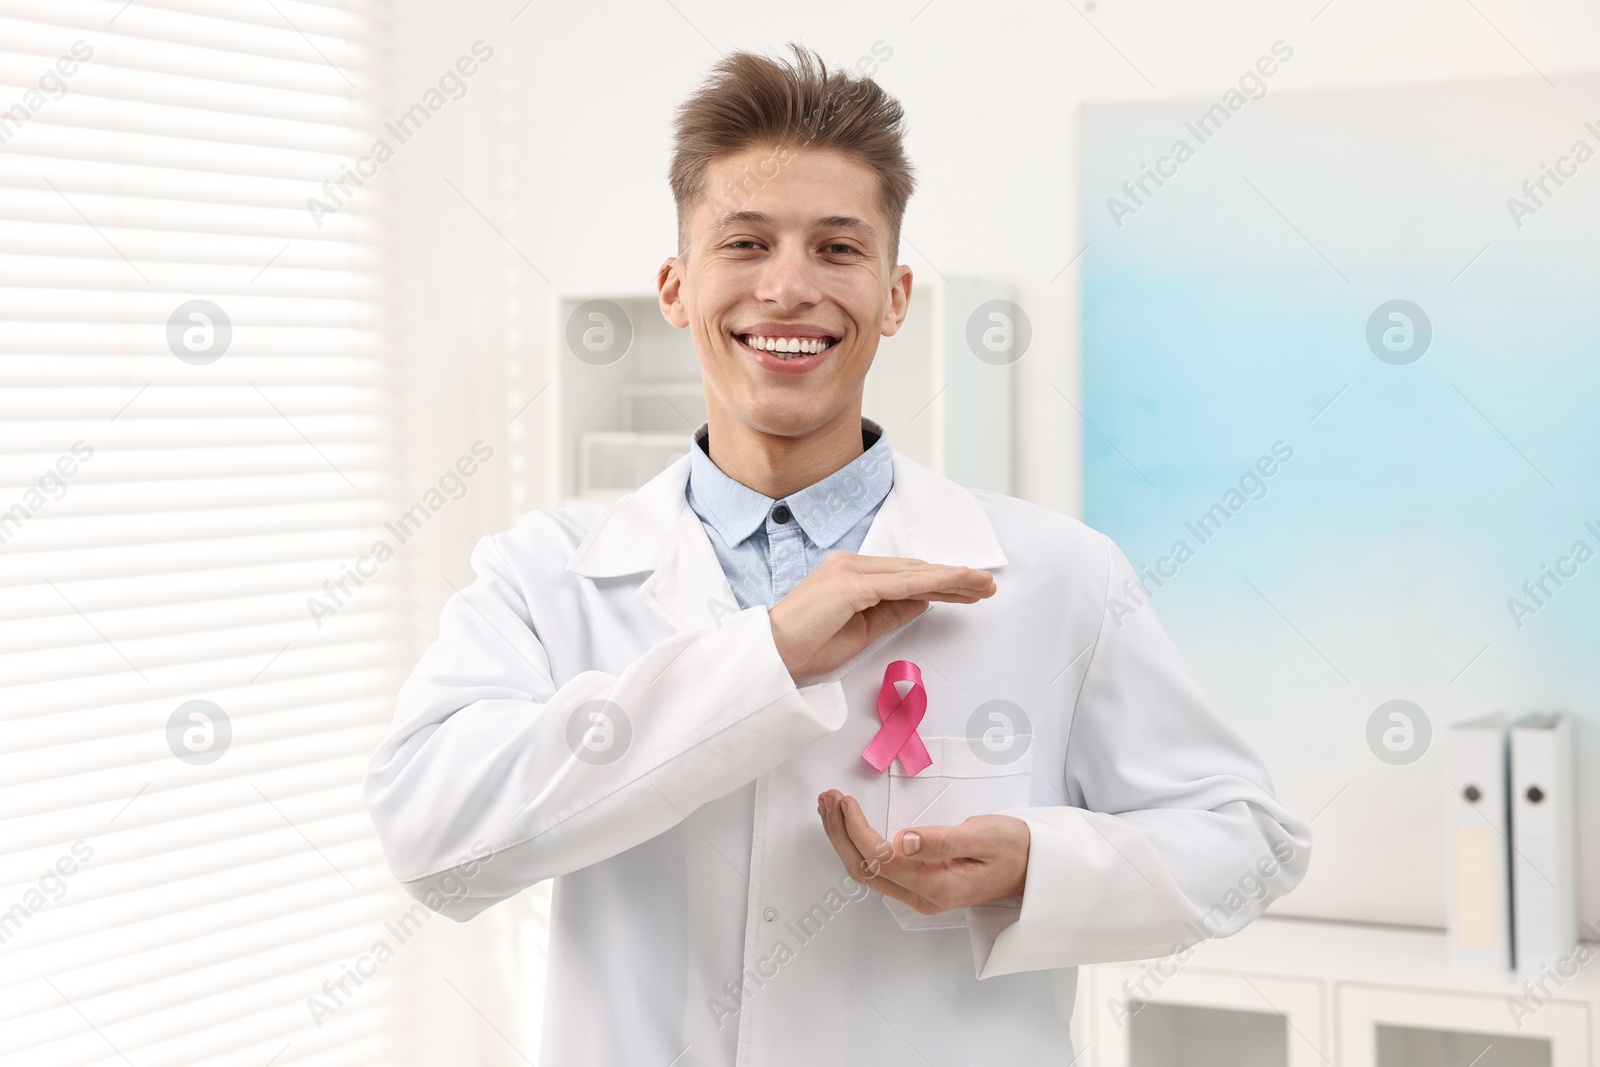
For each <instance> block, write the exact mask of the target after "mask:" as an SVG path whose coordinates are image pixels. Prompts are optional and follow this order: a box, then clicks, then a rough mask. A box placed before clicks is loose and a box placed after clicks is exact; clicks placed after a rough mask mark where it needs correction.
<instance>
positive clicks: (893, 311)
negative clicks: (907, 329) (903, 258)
mask: <svg viewBox="0 0 1600 1067" xmlns="http://www.w3.org/2000/svg"><path fill="white" fill-rule="evenodd" d="M910 309H911V268H910V267H908V266H906V265H905V264H904V263H902V264H900V266H898V267H896V268H895V269H894V272H893V273H892V274H891V275H890V280H889V302H888V303H887V304H886V305H884V308H883V336H885V337H893V336H894V335H895V334H897V333H899V332H900V327H901V325H902V324H904V322H905V321H906V312H907V311H909V310H910Z"/></svg>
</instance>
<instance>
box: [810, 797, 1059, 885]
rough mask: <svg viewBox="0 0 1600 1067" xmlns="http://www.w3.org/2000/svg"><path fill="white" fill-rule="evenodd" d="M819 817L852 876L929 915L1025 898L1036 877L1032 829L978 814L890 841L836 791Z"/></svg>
mask: <svg viewBox="0 0 1600 1067" xmlns="http://www.w3.org/2000/svg"><path fill="white" fill-rule="evenodd" d="M817 814H818V815H819V816H821V818H822V828H823V829H824V830H825V831H827V834H828V840H829V841H831V842H832V843H833V850H834V851H835V852H837V853H838V854H839V859H840V860H842V861H843V862H844V865H845V869H846V870H847V871H848V872H849V873H850V877H852V878H854V879H855V880H856V881H858V882H861V883H862V884H864V885H867V886H870V887H871V888H873V889H876V890H877V891H878V892H880V893H883V894H885V895H886V896H891V897H894V898H895V899H896V900H899V901H903V902H904V903H906V904H908V905H909V906H911V907H912V908H915V909H916V910H917V911H918V912H920V913H922V914H923V915H934V914H937V913H938V912H941V911H947V910H949V909H950V908H964V907H968V906H969V905H972V904H984V903H987V902H988V901H991V900H999V899H1001V898H1003V897H1011V896H1021V895H1022V890H1023V887H1024V886H1025V885H1026V884H1027V877H1028V844H1029V839H1030V838H1029V833H1028V824H1027V823H1025V822H1023V821H1022V820H1021V819H1018V818H1015V817H1013V816H1010V815H974V816H973V817H972V818H970V819H968V820H967V821H965V822H963V823H962V824H961V825H959V826H914V827H908V828H907V829H904V830H901V831H900V832H899V833H897V834H896V835H895V840H894V841H893V842H890V841H888V840H885V839H884V837H883V836H882V835H881V834H879V833H878V832H877V831H876V830H874V829H873V828H872V824H871V823H869V822H868V821H867V817H866V814H865V813H864V812H863V811H862V810H861V804H860V803H859V802H858V801H857V800H856V798H855V797H851V796H846V795H845V794H843V793H841V792H839V791H838V790H837V789H830V790H828V791H827V792H826V793H823V794H822V795H821V796H819V797H818V798H817Z"/></svg>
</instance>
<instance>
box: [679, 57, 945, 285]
mask: <svg viewBox="0 0 1600 1067" xmlns="http://www.w3.org/2000/svg"><path fill="white" fill-rule="evenodd" d="M789 47H790V49H791V50H792V51H793V52H794V61H793V62H792V63H788V62H780V61H779V60H775V59H770V58H768V57H766V56H762V55H757V54H755V53H754V52H734V53H731V54H730V55H728V56H726V57H724V58H723V59H722V60H721V61H720V62H719V63H718V64H717V65H716V66H715V67H713V68H712V71H711V74H710V76H709V77H708V78H707V79H706V82H705V84H704V85H702V86H701V87H700V89H699V91H698V92H696V93H695V94H694V95H693V96H691V97H689V99H687V100H685V101H684V102H683V104H682V105H680V106H679V108H678V116H677V121H676V122H675V123H674V128H675V130H676V134H677V137H676V149H675V151H674V152H673V156H672V170H671V175H670V178H671V182H672V197H673V199H674V200H675V201H677V205H678V254H679V255H686V254H687V253H688V250H689V220H690V218H691V217H692V216H693V215H694V211H695V208H696V207H697V206H698V205H699V204H700V202H701V200H702V199H705V198H707V197H715V198H716V199H718V200H719V201H725V202H726V203H727V205H728V209H729V210H738V208H739V207H740V205H741V204H742V203H743V202H744V200H745V199H746V198H748V197H749V196H750V194H751V193H752V192H753V191H754V190H755V189H758V188H760V187H761V185H762V184H763V182H764V180H770V179H772V178H773V177H775V176H776V175H777V169H776V168H777V167H779V166H781V164H782V163H783V162H784V161H786V160H787V158H788V156H787V155H786V154H784V153H785V152H791V153H792V152H793V151H794V150H796V149H800V148H828V149H833V150H835V151H838V152H841V153H843V154H844V155H846V156H848V157H850V158H852V159H855V160H857V161H858V162H860V163H863V164H865V165H866V166H868V167H871V168H872V170H873V171H874V172H875V173H876V174H877V175H878V206H879V207H880V208H881V209H882V211H883V214H884V216H885V217H886V218H887V219H888V220H889V241H888V248H889V257H890V258H889V263H890V265H891V266H893V265H894V264H895V262H896V261H897V260H898V259H899V255H900V222H901V220H902V219H903V218H904V216H905V211H906V201H907V200H909V199H911V191H912V189H913V188H915V185H916V182H915V180H914V178H913V177H912V171H911V164H910V163H908V162H907V161H906V154H905V145H904V143H903V140H902V138H903V134H904V125H905V112H904V111H903V110H902V109H901V107H900V102H899V101H897V100H896V99H895V98H894V97H892V96H890V95H889V94H888V93H886V92H884V91H883V89H882V88H881V87H880V86H879V85H878V83H877V82H875V81H873V80H872V79H871V78H860V77H852V76H851V75H849V74H847V73H845V72H844V71H840V70H834V71H829V70H828V68H827V66H826V65H825V64H824V63H823V62H822V58H821V57H820V56H818V55H817V54H816V53H815V52H813V51H811V50H810V49H807V48H802V47H801V46H800V45H797V44H791V45H790V46H789ZM751 147H771V148H772V149H773V150H774V156H773V157H772V159H770V160H763V161H762V163H761V164H760V165H759V166H758V168H757V169H758V171H760V172H761V173H756V172H747V173H746V174H745V176H744V177H742V178H741V179H740V181H739V182H738V184H737V185H734V184H728V185H727V188H725V189H720V190H712V189H707V188H706V167H707V165H708V164H709V163H710V162H711V161H712V160H713V159H715V158H716V157H718V156H723V155H727V154H729V153H732V152H739V151H743V150H744V149H746V148H751Z"/></svg>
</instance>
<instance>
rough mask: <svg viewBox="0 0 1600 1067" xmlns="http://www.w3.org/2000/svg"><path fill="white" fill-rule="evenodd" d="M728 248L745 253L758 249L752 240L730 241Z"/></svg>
mask: <svg viewBox="0 0 1600 1067" xmlns="http://www.w3.org/2000/svg"><path fill="white" fill-rule="evenodd" d="M728 247H729V248H737V249H738V250H739V251H741V252H743V251H745V250H747V249H751V248H755V247H756V243H755V242H754V241H750V240H744V241H729V242H728Z"/></svg>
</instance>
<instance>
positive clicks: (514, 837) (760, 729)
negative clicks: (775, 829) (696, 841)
mask: <svg viewBox="0 0 1600 1067" xmlns="http://www.w3.org/2000/svg"><path fill="white" fill-rule="evenodd" d="M472 562H473V567H474V569H475V571H476V572H477V580H476V581H474V582H473V583H472V585H470V586H469V587H467V588H466V589H464V590H462V591H460V592H459V593H458V594H457V595H455V596H453V597H451V599H450V600H449V602H448V603H447V604H446V605H445V608H444V611H443V613H442V616H441V618H440V628H439V637H438V639H437V640H436V641H435V642H434V643H433V645H432V646H431V647H430V648H429V649H428V650H427V652H426V653H424V655H423V657H422V659H421V660H420V662H419V663H418V665H417V667H416V669H415V670H414V671H413V672H412V674H411V676H410V678H409V679H408V680H407V681H406V683H405V684H404V686H403V687H402V688H401V690H400V694H399V699H398V704H397V708H396V712H395V718H394V724H393V726H392V728H391V729H390V732H389V735H388V737H387V738H386V739H385V740H384V741H383V743H382V744H381V746H380V747H379V748H378V750H377V751H376V753H375V754H374V755H373V757H372V760H371V763H370V765H369V767H368V770H367V775H366V781H365V795H366V800H367V806H368V810H369V811H370V812H371V814H372V818H373V822H374V823H375V824H376V826H377V830H378V836H379V839H380V840H381V842H382V844H383V849H384V853H385V856H386V857H387V859H388V861H389V866H390V869H391V870H392V871H393V872H394V874H395V876H396V877H397V878H399V880H400V881H401V883H402V884H403V885H404V886H405V888H406V890H407V891H408V892H410V893H411V895H412V896H414V897H415V898H416V899H418V900H421V901H423V902H424V903H426V904H427V905H428V906H429V907H430V908H433V909H434V910H436V911H439V912H441V913H443V914H445V915H448V916H450V917H451V918H454V919H457V920H460V921H465V920H467V919H469V918H471V917H472V916H473V915H476V914H477V913H479V912H481V911H482V910H484V909H485V908H487V907H489V906H490V905H492V904H494V903H496V902H497V901H500V900H504V899H506V898H507V897H510V896H513V895H515V894H516V893H517V892H519V891H521V890H522V889H524V888H526V887H527V886H530V885H533V884H535V883H537V882H540V881H542V880H544V879H546V878H551V877H554V876H556V875H560V874H565V873H567V872H570V871H574V870H578V869H581V868H583V867H587V866H589V865H591V864H594V863H597V862H599V861H601V860H604V859H607V858H609V857H611V856H615V855H617V854H619V853H621V852H624V851H626V850H627V849H630V848H632V847H634V846H636V845H639V844H641V843H642V842H645V841H647V840H649V839H650V838H652V837H655V836H656V835H658V834H660V833H662V832H663V831H665V830H667V829H669V828H671V827H672V826H674V825H676V824H677V823H678V822H680V821H681V820H683V819H685V818H687V817H688V815H689V813H691V812H693V811H694V810H695V809H696V808H698V807H700V806H701V805H702V804H705V803H707V802H708V801H711V800H714V799H716V798H717V797H720V796H723V795H725V794H727V793H729V792H731V791H732V790H734V789H736V788H738V787H739V786H741V785H743V784H745V783H746V782H749V781H751V780H753V779H755V778H756V777H758V776H760V775H761V774H762V773H764V772H765V771H767V770H768V769H770V768H771V767H773V766H776V765H777V764H778V763H781V762H782V761H783V760H784V759H786V758H788V757H789V756H790V755H791V754H793V753H794V752H796V751H798V750H800V749H801V748H803V747H805V746H806V745H808V744H810V743H811V742H812V741H815V740H816V739H818V738H820V737H823V736H825V735H827V734H829V733H831V732H833V731H834V730H837V729H838V728H839V727H841V726H842V725H843V724H844V721H845V718H846V716H847V708H846V705H845V700H844V690H843V686H841V685H840V684H839V683H838V682H829V683H822V684H819V685H813V686H808V687H805V688H796V686H795V683H794V680H793V679H792V678H791V677H790V675H789V671H788V669H787V668H786V667H785V666H784V663H783V660H782V658H781V657H780V656H779V655H778V650H777V647H776V645H775V644H774V643H773V639H772V631H771V625H770V623H769V620H768V616H767V609H766V608H764V607H759V606H758V607H752V608H749V609H747V610H744V611H741V612H739V613H737V614H734V615H729V616H727V617H726V618H724V619H723V620H722V625H721V626H720V627H717V626H706V627H703V628H700V629H691V630H685V631H682V632H679V633H677V634H675V635H673V636H672V637H669V638H668V639H666V640H664V641H662V642H661V643H659V644H657V645H655V646H654V647H652V648H650V649H649V650H648V651H646V652H645V654H644V655H643V656H641V657H640V658H639V659H638V660H636V661H635V662H633V663H632V664H630V665H628V666H627V667H626V668H625V669H623V670H622V671H621V673H620V674H618V675H616V676H615V677H613V676H612V675H609V674H605V673H602V672H600V671H587V672H584V673H582V674H579V675H577V676H576V677H573V678H572V679H570V680H569V681H567V682H566V683H565V684H563V685H561V686H559V687H558V686H556V685H554V684H553V683H552V680H551V670H550V666H549V663H548V660H547V657H546V655H545V650H544V647H543V646H542V645H541V643H540V640H539V636H538V634H537V633H536V632H535V630H534V625H533V620H532V617H531V614H530V612H529V609H528V605H527V603H526V601H525V599H524V594H523V593H522V591H521V589H520V588H519V585H518V583H517V582H516V581H515V580H514V578H513V572H512V568H511V567H510V565H509V564H508V563H507V561H506V558H505V556H504V554H503V553H502V552H501V550H500V548H499V546H498V544H497V543H496V540H495V539H494V538H485V539H484V540H483V541H481V542H480V543H479V545H478V547H477V549H476V551H475V552H474V553H473V557H472Z"/></svg>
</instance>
